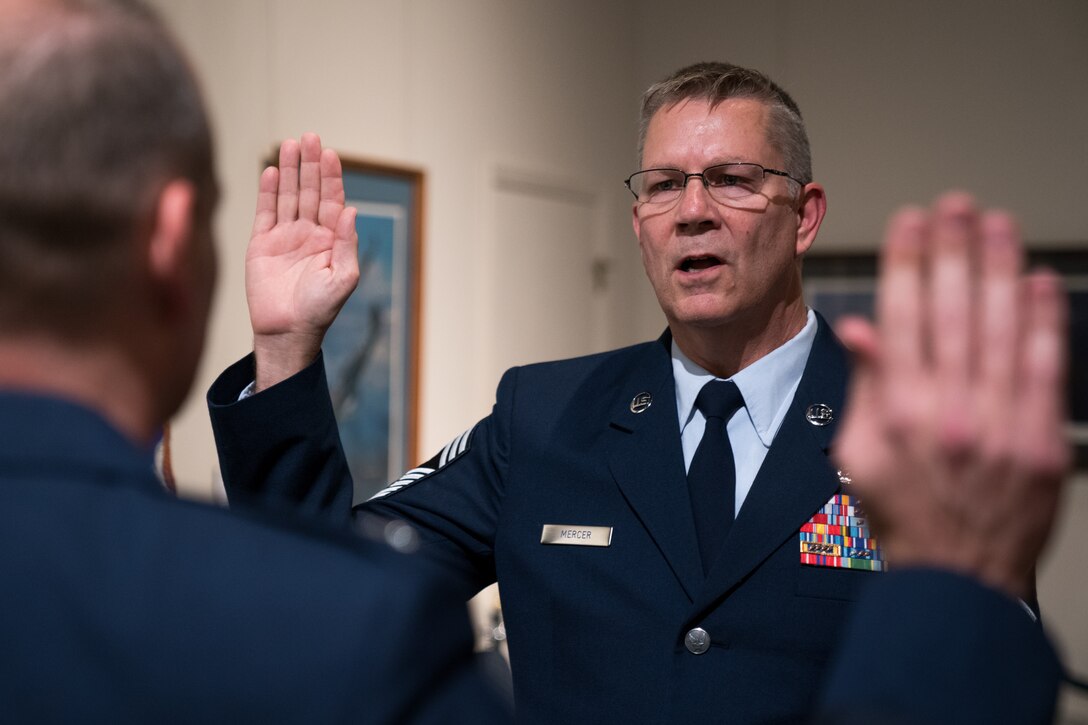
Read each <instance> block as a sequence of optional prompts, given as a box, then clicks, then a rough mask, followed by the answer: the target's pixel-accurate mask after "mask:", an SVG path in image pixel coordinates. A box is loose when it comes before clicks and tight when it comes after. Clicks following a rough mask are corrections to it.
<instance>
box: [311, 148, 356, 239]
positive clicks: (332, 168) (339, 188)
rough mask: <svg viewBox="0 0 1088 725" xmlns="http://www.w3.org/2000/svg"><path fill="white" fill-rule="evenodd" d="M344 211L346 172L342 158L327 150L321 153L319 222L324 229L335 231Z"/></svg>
mask: <svg viewBox="0 0 1088 725" xmlns="http://www.w3.org/2000/svg"><path fill="white" fill-rule="evenodd" d="M343 210H344V172H343V169H342V168H341V166H340V157H339V156H337V155H336V152H335V151H333V150H332V149H325V150H324V151H322V152H321V208H320V211H319V213H318V217H317V221H318V223H319V224H320V225H321V226H323V227H327V228H329V229H335V228H336V224H337V222H338V221H339V219H340V214H341V212H342V211H343ZM353 228H354V227H353Z"/></svg>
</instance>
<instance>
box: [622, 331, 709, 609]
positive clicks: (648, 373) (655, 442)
mask: <svg viewBox="0 0 1088 725" xmlns="http://www.w3.org/2000/svg"><path fill="white" fill-rule="evenodd" d="M671 340H672V338H671V336H670V335H669V333H668V332H666V333H665V334H664V335H663V336H662V338H661V339H660V340H659V341H658V343H659V344H656V345H651V346H649V347H648V348H647V353H646V357H645V359H644V360H642V361H640V362H639V363H638V364H637V365H636V366H635V371H634V372H633V374H631V375H630V376H629V377H628V379H627V381H626V382H625V383H624V385H623V386H621V388H620V390H621V393H620V395H619V396H618V399H617V400H616V401H615V402H614V412H613V414H612V419H611V422H610V428H611V430H610V441H611V444H610V447H609V452H608V462H609V467H610V469H611V471H612V475H613V477H614V478H615V480H616V483H617V484H618V486H619V488H620V491H621V493H622V494H623V496H624V498H625V499H626V500H627V503H628V505H629V506H630V507H631V509H632V510H633V511H634V513H635V515H636V516H637V517H638V518H639V520H640V521H641V522H642V525H643V526H644V527H645V528H646V531H647V532H648V533H649V535H650V536H651V538H653V540H654V542H655V543H656V544H657V547H658V548H659V549H660V551H661V553H662V555H663V556H664V558H665V560H666V561H667V562H668V564H669V566H670V567H671V568H672V570H673V572H674V573H675V575H676V578H677V579H678V580H679V582H680V585H681V586H682V587H683V588H684V591H685V592H686V593H687V595H688V597H689V598H690V599H694V598H695V596H696V594H697V593H698V591H699V589H700V588H701V587H702V585H703V572H702V568H701V565H700V563H699V546H698V543H697V541H696V539H695V523H694V520H693V518H692V515H691V499H690V498H689V496H688V487H687V479H686V477H685V475H684V454H683V451H682V449H681V447H680V424H679V422H678V419H677V414H676V389H675V385H674V383H673V378H672V365H671V362H670V359H671V358H670V356H669V346H670V345H671ZM643 393H648V394H649V395H650V398H651V403H650V407H649V408H646V409H645V410H643V411H642V412H635V411H634V410H633V409H632V400H633V399H634V398H635V397H636V396H638V395H640V394H643Z"/></svg>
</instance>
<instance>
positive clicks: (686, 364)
mask: <svg viewBox="0 0 1088 725" xmlns="http://www.w3.org/2000/svg"><path fill="white" fill-rule="evenodd" d="M815 339H816V314H815V313H814V312H813V311H812V310H809V311H808V319H807V321H806V322H805V326H804V327H803V328H801V331H800V332H798V333H797V334H796V335H794V336H793V337H792V338H791V339H790V340H789V341H787V342H786V343H785V344H784V345H782V346H781V347H779V348H777V349H775V350H773V351H771V352H770V353H768V354H767V355H764V356H763V357H761V358H760V359H759V360H756V361H755V362H754V363H752V364H751V365H749V366H748V367H746V368H744V369H743V370H741V371H739V372H738V373H737V374H736V375H734V376H733V377H731V378H729V379H730V380H732V381H733V382H734V383H736V384H737V387H738V388H740V393H741V395H743V396H744V407H743V408H741V409H740V410H738V411H737V412H736V413H734V414H733V417H732V418H730V419H729V423H728V424H727V426H726V428H727V430H728V432H729V443H730V445H731V446H732V448H733V459H734V461H735V462H736V466H737V499H736V501H735V502H734V506H735V508H734V510H733V513H734V514H739V513H740V507H741V505H742V504H743V503H744V499H745V497H747V496H748V491H749V490H751V488H752V482H753V481H755V478H756V474H757V473H759V467H760V466H762V465H763V459H764V458H766V457H767V451H768V450H769V449H770V447H771V443H772V442H774V437H775V434H776V433H778V429H779V428H781V427H782V421H783V420H785V418H786V411H787V410H789V407H790V403H791V402H793V396H794V393H796V392H797V386H798V385H799V384H800V383H801V375H802V374H803V373H804V372H805V364H806V363H807V362H808V355H809V353H810V352H811V351H812V343H813V341H814V340H815ZM672 374H673V379H674V380H675V381H676V412H677V414H678V415H679V417H680V442H681V444H682V445H683V448H684V470H687V469H688V468H689V467H690V466H691V459H692V458H693V457H694V456H695V449H696V448H698V447H699V441H701V440H702V438H703V429H704V428H706V418H704V417H703V414H702V413H700V412H699V409H698V408H696V407H695V398H696V397H697V396H698V395H699V391H700V390H702V388H703V385H705V384H706V383H707V382H709V381H711V380H714V379H715V376H714V375H712V374H711V373H709V372H707V371H706V370H704V369H702V368H701V367H699V366H698V365H696V364H695V363H693V362H692V361H691V360H690V359H689V358H688V357H687V355H685V354H684V353H683V351H682V350H680V348H679V347H677V345H676V341H675V340H673V343H672Z"/></svg>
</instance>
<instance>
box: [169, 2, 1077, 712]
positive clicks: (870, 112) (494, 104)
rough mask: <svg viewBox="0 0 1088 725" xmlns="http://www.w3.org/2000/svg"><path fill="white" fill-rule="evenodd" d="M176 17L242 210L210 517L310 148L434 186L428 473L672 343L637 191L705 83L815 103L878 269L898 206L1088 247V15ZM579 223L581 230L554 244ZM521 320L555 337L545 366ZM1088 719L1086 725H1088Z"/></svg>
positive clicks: (186, 433) (1064, 587) (190, 477)
mask: <svg viewBox="0 0 1088 725" xmlns="http://www.w3.org/2000/svg"><path fill="white" fill-rule="evenodd" d="M155 4H157V5H159V6H160V7H161V9H162V11H163V12H164V13H165V15H166V16H167V17H168V19H169V20H170V21H171V22H172V23H173V24H174V26H175V27H176V29H177V31H178V33H179V34H180V35H181V37H182V40H183V42H184V43H185V44H186V45H187V46H188V47H189V49H190V50H191V51H192V54H193V55H194V57H195V62H196V64H197V66H198V70H199V72H200V74H201V76H202V78H203V79H204V81H205V86H206V90H207V94H208V96H209V99H210V103H211V107H212V113H213V115H214V118H215V121H216V129H217V138H218V142H219V160H220V164H219V169H220V174H221V176H222V178H223V181H224V187H225V190H226V194H225V197H224V203H223V207H222V210H221V212H220V216H219V220H218V230H219V236H220V250H221V262H222V277H221V281H220V287H219V297H218V300H217V307H216V310H215V315H214V320H213V324H212V329H211V336H210V340H209V348H208V350H207V354H206V356H205V361H204V367H203V369H202V371H201V373H200V379H199V380H198V389H197V390H196V391H195V392H194V394H193V396H192V399H191V401H190V403H189V405H188V406H187V407H186V409H185V410H184V411H183V412H182V414H181V416H180V417H179V419H178V421H177V422H176V426H175V432H174V447H175V459H176V469H177V473H178V476H179V478H180V479H181V482H182V484H183V485H184V486H185V489H186V490H187V491H188V492H190V493H191V494H193V495H200V496H207V495H209V494H210V492H211V491H212V480H213V475H214V470H215V467H216V464H215V460H214V452H213V447H212V441H211V434H210V431H209V429H208V425H207V416H206V413H205V410H204V404H203V392H204V390H205V389H206V388H207V385H208V384H209V383H210V382H211V380H212V378H213V377H214V375H215V374H216V373H217V372H218V371H219V370H221V369H222V368H223V367H224V366H225V365H227V364H228V363H230V362H232V361H233V360H234V359H236V358H237V357H239V356H241V355H242V354H244V353H245V352H246V351H247V350H248V349H249V344H250V337H249V328H248V320H247V317H246V312H245V304H244V295H243V286H242V285H243V277H242V257H243V252H244V248H245V244H246V241H247V237H248V230H249V225H250V215H251V213H252V206H253V203H254V198H255V185H256V178H257V174H258V172H259V166H258V164H259V160H260V159H261V158H262V157H264V156H265V155H266V154H267V153H268V152H269V150H270V148H271V147H272V145H273V143H274V142H276V141H278V140H280V139H282V138H283V137H285V136H297V135H299V134H300V133H302V132H303V131H306V130H316V131H318V132H320V133H321V134H322V136H323V139H324V141H325V142H326V143H327V144H328V145H330V146H332V147H334V148H336V149H338V150H340V151H341V152H343V153H346V154H354V155H360V156H365V157H372V158H377V159H385V160H390V161H394V162H396V163H402V164H408V165H412V166H416V167H420V168H423V169H424V170H425V171H426V174H427V203H426V209H425V213H426V229H425V235H426V237H425V261H424V280H425V287H424V309H423V320H424V327H423V345H422V349H423V357H422V406H421V411H420V413H421V429H420V443H421V451H422V452H424V453H426V452H428V451H431V450H434V449H436V448H437V447H439V446H440V445H442V444H443V443H444V442H445V441H446V440H447V439H448V438H450V437H451V436H452V435H454V434H456V433H457V432H458V431H460V430H462V429H463V428H464V427H465V426H467V425H469V424H471V423H472V422H473V421H475V420H476V419H477V418H479V417H480V416H482V415H484V414H485V413H486V412H487V410H488V409H489V407H490V405H491V402H492V399H493V398H492V396H493V392H494V386H495V384H496V383H497V380H498V377H497V376H498V372H499V371H501V370H502V369H503V368H504V367H506V366H507V365H509V364H513V363H515V362H523V361H526V360H527V359H530V358H537V357H555V356H560V355H569V354H576V353H579V352H587V351H590V350H594V349H602V348H605V347H610V346H615V345H619V344H625V343H628V342H634V341H636V340H639V339H645V338H646V337H647V336H652V335H656V334H657V333H658V332H659V331H660V329H661V328H662V327H663V320H662V317H661V313H660V311H659V310H658V308H657V305H656V302H655V300H654V298H653V295H652V294H651V293H650V291H649V289H648V285H646V283H645V281H644V278H643V275H642V271H641V268H640V264H639V260H638V255H637V248H636V246H635V243H634V240H633V237H632V234H631V232H630V226H629V221H628V217H629V214H630V211H629V209H630V207H629V202H628V197H627V195H626V191H625V190H624V189H623V188H622V186H621V184H620V181H621V180H622V179H623V178H624V177H625V176H626V175H627V174H628V173H630V172H631V171H632V170H633V165H634V153H633V144H634V133H635V119H634V115H635V112H636V110H637V96H638V94H639V92H640V91H641V89H642V88H643V87H644V86H645V85H646V84H647V83H649V82H651V81H653V80H655V79H657V78H659V77H661V76H662V75H664V74H666V73H668V72H669V71H671V70H673V69H674V68H676V67H678V66H679V65H681V64H684V63H688V62H692V61H695V60H700V59H704V58H716V59H727V60H732V61H734V62H739V63H743V64H749V65H754V66H756V67H759V68H762V69H764V70H766V71H767V72H769V73H770V74H771V75H772V76H773V77H775V78H776V79H777V80H778V81H779V82H780V83H782V84H783V85H784V86H785V87H786V88H787V89H789V90H790V92H791V93H792V94H793V95H794V96H795V97H796V99H797V100H798V102H799V103H800V105H801V107H802V109H803V110H804V112H805V115H806V118H807V121H808V126H809V130H810V135H811V137H812V142H813V148H814V157H815V167H816V175H817V177H818V178H819V179H820V180H821V181H823V182H824V183H825V185H826V186H827V188H828V192H829V198H830V212H829V216H828V220H827V223H826V224H825V227H824V230H823V231H822V233H821V236H820V240H819V241H818V242H817V247H818V249H823V250H847V249H851V250H856V249H862V250H867V249H873V248H874V246H875V243H876V241H877V240H878V239H879V237H880V232H881V228H882V225H883V220H884V218H885V216H886V215H887V213H888V212H889V211H890V210H891V209H892V208H893V206H894V205H895V204H897V203H899V202H901V201H907V200H911V201H927V200H929V199H930V198H932V197H933V196H934V195H935V194H937V193H938V192H939V191H940V190H942V189H944V188H947V187H949V186H953V185H961V186H964V187H967V188H969V189H972V190H974V191H976V192H977V193H979V194H980V195H981V197H982V199H983V200H984V201H985V202H987V203H991V204H1002V205H1007V206H1009V207H1012V208H1014V209H1016V210H1017V211H1018V212H1019V213H1020V214H1021V215H1022V217H1023V223H1024V229H1025V234H1026V236H1027V237H1028V239H1029V240H1031V242H1032V243H1036V244H1045V245H1050V246H1068V247H1074V246H1083V245H1084V244H1085V242H1088V215H1086V214H1085V212H1084V202H1083V198H1084V195H1085V192H1086V191H1088V182H1086V181H1085V169H1088V143H1085V140H1084V132H1085V129H1086V127H1088V83H1086V82H1085V79H1086V78H1088V3H1086V2H1084V1H1083V0H1064V1H1062V2H1039V3H1030V4H1029V3H1019V2H1016V3H1013V2H995V1H994V0H970V1H962V2H958V3H947V2H939V1H937V0H923V1H922V2H913V3H873V2H871V1H870V0H851V1H844V0H836V1H833V2H822V3H811V2H803V1H802V0H767V1H766V2H763V3H750V2H746V3H739V2H726V1H721V0H673V1H672V2H669V3H661V2H657V1H655V2H646V1H644V0H626V1H625V0H604V1H599V2H584V1H583V0H547V1H543V0H533V1H530V0H455V1H451V0H403V1H402V2H388V1H387V0H312V1H311V2H307V3H301V2H295V1H293V0H233V1H232V2H227V3H224V2H217V1H213V0H155ZM557 188H570V189H574V190H575V194H574V195H569V196H566V197H563V196H562V195H557V194H556V193H554V191H555V189H557ZM526 190H528V191H526ZM563 204H566V205H567V206H562V205H563ZM557 210H559V211H561V212H562V214H561V216H562V223H555V224H549V223H548V222H547V220H548V218H549V215H551V216H552V217H553V218H554V217H555V216H556V211H557ZM542 250H543V251H542ZM548 250H554V255H567V256H564V257H562V265H565V266H570V267H572V270H571V272H570V273H562V272H561V271H553V272H551V273H549V276H550V279H549V280H546V281H547V282H548V284H546V285H544V287H546V288H547V289H536V290H534V289H528V287H529V285H524V287H526V289H525V291H524V292H523V293H521V292H522V290H521V287H523V285H520V284H519V282H520V280H522V279H525V280H528V279H529V277H530V276H531V275H532V273H533V272H534V271H536V270H537V269H542V268H546V267H547V264H548V259H549V255H548V254H546V253H545V252H547V251H548ZM594 261H596V262H598V263H604V264H606V265H607V266H608V269H609V275H608V286H607V287H606V288H605V289H603V290H602V289H598V288H587V287H586V285H585V279H587V278H588V277H587V275H588V270H587V269H585V268H584V267H585V266H587V265H589V264H592V263H593V262H594ZM562 265H559V266H556V270H562V269H564V268H565V266H562ZM533 295H537V296H535V297H534V296H533ZM549 295H551V296H550V297H549ZM565 299H578V300H584V301H586V302H585V303H586V304H587V305H588V306H589V308H590V313H589V314H588V315H587V316H586V317H587V319H586V320H582V321H575V320H570V321H569V324H554V319H553V318H554V315H553V317H552V318H549V316H548V312H549V310H551V309H553V304H554V305H560V304H561V302H562V301H563V300H565ZM519 304H520V305H521V306H520V307H518V306H517V305H519ZM533 315H536V316H535V317H534V316H533ZM512 319H529V320H531V321H532V325H535V326H537V327H539V329H540V330H541V331H542V334H541V335H537V336H536V339H535V341H534V343H533V344H532V345H529V344H528V343H524V342H520V341H519V340H518V339H517V336H516V335H515V334H513V333H514V330H512V323H511V320H512ZM549 321H550V322H551V323H552V324H548V323H549ZM529 324H530V323H526V326H528V325H529ZM579 324H580V325H581V327H579V326H578V325H579ZM569 330H577V334H570V333H569ZM1010 414H1015V413H1014V412H1010ZM1085 521H1088V480H1085V478H1084V477H1081V478H1079V479H1078V480H1077V483H1076V484H1075V485H1074V486H1073V488H1072V491H1071V495H1070V496H1069V497H1068V499H1067V504H1066V506H1065V508H1064V510H1063V519H1062V522H1061V525H1060V527H1059V530H1058V532H1057V535H1056V537H1055V541H1054V546H1052V548H1051V552H1050V554H1049V555H1048V558H1047V560H1046V561H1045V562H1044V564H1043V566H1042V570H1041V581H1040V586H1041V594H1042V599H1043V604H1044V609H1045V610H1046V611H1047V613H1048V616H1047V621H1048V624H1049V626H1050V627H1051V628H1052V629H1053V631H1054V632H1055V633H1056V635H1057V636H1058V638H1059V640H1060V641H1061V643H1062V644H1063V646H1064V648H1065V649H1066V650H1067V653H1068V655H1069V659H1070V662H1071V663H1072V664H1073V665H1074V666H1075V667H1076V668H1077V669H1079V671H1080V672H1082V673H1084V672H1088V622H1086V618H1085V616H1084V614H1083V612H1084V610H1085V606H1084V604H1085V592H1086V589H1088V585H1086V582H1085V576H1084V566H1085V565H1084V562H1085V561H1086V560H1088V545H1086V544H1085V543H1084V542H1085V537H1084V536H1083V535H1082V534H1081V531H1080V529H1081V526H1082V525H1083V522H1085ZM1084 704H1085V703H1084V702H1083V701H1081V702H1079V703H1073V704H1072V705H1071V706H1070V709H1069V714H1068V716H1067V721H1068V722H1074V721H1076V718H1078V717H1084V718H1085V720H1084V721H1086V722H1088V714H1085V713H1088V708H1086V707H1085V706H1084Z"/></svg>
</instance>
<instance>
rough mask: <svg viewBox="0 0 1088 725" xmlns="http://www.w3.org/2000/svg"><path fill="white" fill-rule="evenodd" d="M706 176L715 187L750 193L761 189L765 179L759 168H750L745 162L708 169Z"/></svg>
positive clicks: (708, 182) (708, 181) (707, 180)
mask: <svg viewBox="0 0 1088 725" xmlns="http://www.w3.org/2000/svg"><path fill="white" fill-rule="evenodd" d="M704 176H705V177H706V182H707V184H709V185H710V186H711V187H713V188H717V189H730V190H732V191H737V192H748V193H755V192H757V191H759V188H760V187H761V186H762V181H763V174H762V173H759V170H758V169H755V168H753V169H748V168H747V167H746V166H745V165H743V164H731V165H728V166H719V167H715V168H711V169H707V170H706V171H705V172H704Z"/></svg>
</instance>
